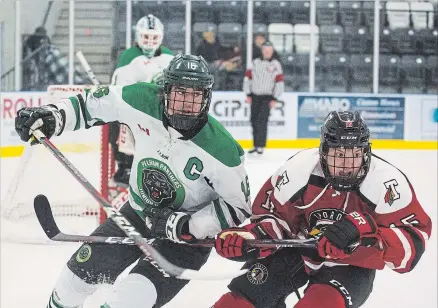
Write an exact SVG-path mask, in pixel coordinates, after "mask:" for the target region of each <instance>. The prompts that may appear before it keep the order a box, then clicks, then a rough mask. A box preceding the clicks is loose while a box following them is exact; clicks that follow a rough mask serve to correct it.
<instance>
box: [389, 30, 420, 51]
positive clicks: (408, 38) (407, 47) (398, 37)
mask: <svg viewBox="0 0 438 308" xmlns="http://www.w3.org/2000/svg"><path fill="white" fill-rule="evenodd" d="M391 39H392V45H393V46H394V52H395V53H398V54H401V55H403V54H415V53H417V33H416V31H415V30H414V29H411V28H406V29H402V28H399V29H394V30H392V35H391Z"/></svg>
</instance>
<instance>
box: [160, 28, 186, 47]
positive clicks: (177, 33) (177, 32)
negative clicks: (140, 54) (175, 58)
mask: <svg viewBox="0 0 438 308" xmlns="http://www.w3.org/2000/svg"><path fill="white" fill-rule="evenodd" d="M185 31H186V27H185V24H184V23H183V22H169V23H167V24H166V25H165V33H164V39H163V45H165V46H167V47H169V48H170V49H171V50H172V51H173V52H174V54H178V53H183V52H184V50H185Z"/></svg>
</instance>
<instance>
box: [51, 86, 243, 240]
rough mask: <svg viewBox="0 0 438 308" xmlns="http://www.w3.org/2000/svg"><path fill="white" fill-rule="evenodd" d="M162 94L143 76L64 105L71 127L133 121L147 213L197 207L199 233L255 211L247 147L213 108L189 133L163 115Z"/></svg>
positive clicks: (141, 203)
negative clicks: (139, 80)
mask: <svg viewBox="0 0 438 308" xmlns="http://www.w3.org/2000/svg"><path fill="white" fill-rule="evenodd" d="M159 97H160V88H159V87H158V86H156V85H154V84H150V83H137V84H133V85H129V86H109V87H99V88H97V89H94V90H92V91H91V92H89V93H88V94H87V96H86V97H85V98H84V97H82V96H81V95H78V97H71V98H70V99H68V100H63V101H61V102H59V103H58V104H56V105H57V107H58V108H59V109H60V110H61V109H62V110H64V111H65V113H66V121H65V127H64V131H68V130H78V129H82V128H89V127H92V126H96V125H99V124H103V123H107V122H112V121H118V122H120V123H124V124H126V125H128V126H129V128H130V129H131V131H132V133H133V135H134V138H135V153H134V162H133V165H132V170H131V177H130V182H129V184H130V186H129V202H130V204H131V206H132V207H133V208H134V209H135V210H136V212H137V213H138V215H140V216H141V217H142V218H143V219H144V218H145V216H147V213H150V209H151V208H158V207H166V206H167V207H171V208H172V209H174V210H177V211H184V212H189V213H191V220H190V232H191V233H192V234H193V235H194V236H195V237H197V238H205V237H209V236H213V235H215V234H216V233H217V232H219V231H220V230H222V229H224V228H227V227H230V226H235V225H238V224H240V223H241V222H243V220H244V219H245V218H247V217H248V216H249V214H248V213H250V211H251V210H250V205H251V201H250V192H249V184H248V177H247V174H246V171H245V169H244V166H243V157H244V156H243V154H244V153H243V150H242V148H241V147H240V145H239V144H238V143H237V142H236V141H235V140H234V139H233V137H232V136H231V135H230V134H229V133H228V132H227V131H226V130H225V128H224V127H223V126H222V125H221V124H220V123H219V122H217V121H216V120H215V119H214V118H213V117H211V116H209V118H208V122H207V123H206V124H205V126H204V127H203V128H202V129H201V130H200V131H199V132H198V133H197V134H196V135H195V136H193V137H192V138H190V139H187V138H186V137H184V136H183V135H181V134H180V133H179V132H178V131H177V130H175V129H173V128H172V127H170V126H167V125H166V121H163V117H164V114H163V108H164V106H163V104H162V103H160V98H159ZM91 129H93V128H91Z"/></svg>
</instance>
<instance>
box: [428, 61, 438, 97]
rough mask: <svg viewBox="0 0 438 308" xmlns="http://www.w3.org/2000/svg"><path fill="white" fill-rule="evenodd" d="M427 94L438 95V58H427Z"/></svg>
mask: <svg viewBox="0 0 438 308" xmlns="http://www.w3.org/2000/svg"><path fill="white" fill-rule="evenodd" d="M427 68H428V72H427V73H428V74H427V93H429V94H438V56H437V55H435V56H429V57H428V58H427Z"/></svg>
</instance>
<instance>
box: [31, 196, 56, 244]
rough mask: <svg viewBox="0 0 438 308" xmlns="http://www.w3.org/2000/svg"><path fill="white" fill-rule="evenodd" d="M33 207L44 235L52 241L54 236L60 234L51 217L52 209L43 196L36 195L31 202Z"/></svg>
mask: <svg viewBox="0 0 438 308" xmlns="http://www.w3.org/2000/svg"><path fill="white" fill-rule="evenodd" d="M33 207H34V209H35V214H36V216H37V218H38V221H39V222H40V225H41V227H42V228H43V230H44V233H46V235H47V237H48V238H49V239H53V238H54V237H55V236H56V235H58V234H59V233H61V231H60V230H59V228H58V226H57V225H56V221H55V218H54V217H53V213H52V209H51V207H50V203H49V200H48V199H47V197H46V196H44V195H38V196H36V197H35V199H34V201H33Z"/></svg>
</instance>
